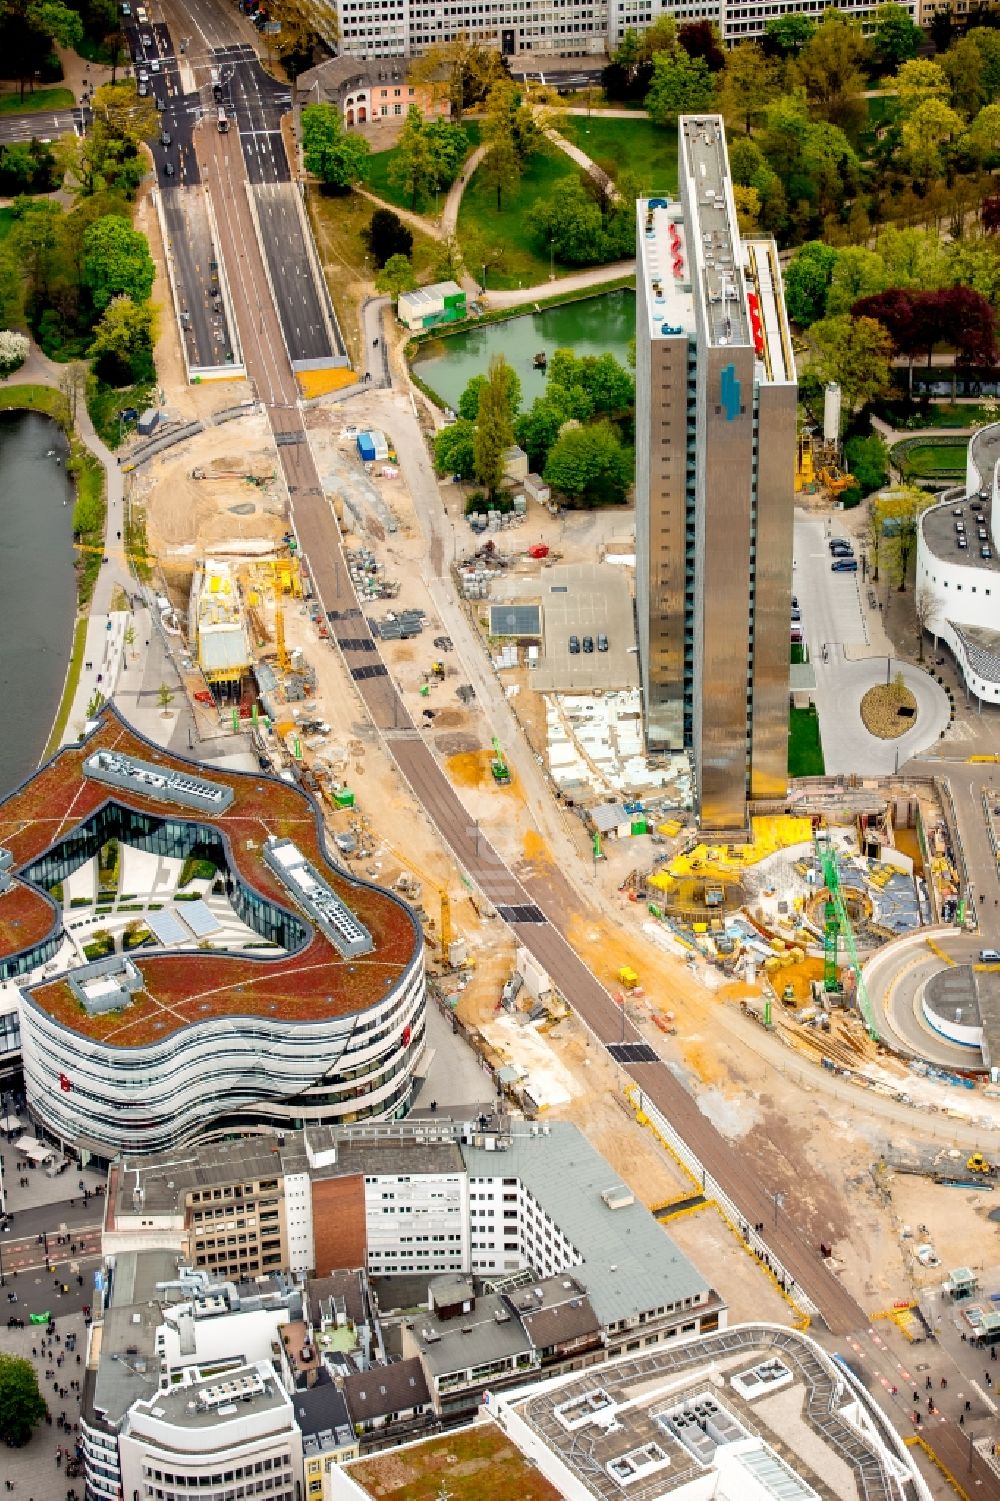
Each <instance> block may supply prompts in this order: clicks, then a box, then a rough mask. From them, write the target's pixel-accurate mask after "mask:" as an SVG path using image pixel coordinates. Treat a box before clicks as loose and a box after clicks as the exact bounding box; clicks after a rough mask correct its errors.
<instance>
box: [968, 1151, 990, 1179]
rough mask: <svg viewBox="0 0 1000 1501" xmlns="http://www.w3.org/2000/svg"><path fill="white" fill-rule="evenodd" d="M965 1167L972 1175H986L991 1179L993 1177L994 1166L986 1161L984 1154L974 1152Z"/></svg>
mask: <svg viewBox="0 0 1000 1501" xmlns="http://www.w3.org/2000/svg"><path fill="white" fill-rule="evenodd" d="M965 1165H966V1167H967V1168H968V1169H969V1172H970V1173H984V1174H986V1175H987V1176H989V1177H992V1175H993V1164H992V1162H988V1161H987V1160H986V1158H985V1157H984V1156H983V1154H982V1152H973V1154H972V1156H971V1157H970V1158H969V1160H968V1162H967V1163H966V1164H965Z"/></svg>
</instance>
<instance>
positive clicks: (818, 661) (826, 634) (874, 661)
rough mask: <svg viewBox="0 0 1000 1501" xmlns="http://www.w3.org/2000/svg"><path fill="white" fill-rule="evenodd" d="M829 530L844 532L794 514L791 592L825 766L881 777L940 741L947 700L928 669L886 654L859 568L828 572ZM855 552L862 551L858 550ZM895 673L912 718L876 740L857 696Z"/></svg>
mask: <svg viewBox="0 0 1000 1501" xmlns="http://www.w3.org/2000/svg"><path fill="white" fill-rule="evenodd" d="M831 536H834V537H837V536H849V533H847V532H846V531H845V530H844V528H843V527H838V525H837V522H836V520H834V521H833V522H832V523H829V522H824V520H823V518H822V517H816V516H810V515H807V514H806V513H804V512H802V511H799V512H796V516H795V569H794V572H793V575H792V593H793V594H794V595H796V596H797V597H798V601H799V606H800V609H801V611H802V633H803V637H804V640H805V643H806V645H807V646H808V648H809V657H810V661H811V662H812V666H813V669H814V671H815V674H816V709H817V712H818V714H819V727H820V735H821V737H822V741H823V757H824V760H825V762H826V770H827V772H828V773H829V774H831V775H839V774H842V773H850V772H856V773H857V774H858V775H860V776H864V775H865V774H868V775H879V774H880V775H887V774H889V773H891V772H893V771H896V770H897V769H898V768H899V767H900V766H902V765H904V764H905V762H906V761H908V760H909V759H910V757H911V756H915V755H918V754H919V753H920V752H921V751H923V750H926V749H927V748H928V747H929V746H931V745H933V744H934V743H935V742H936V741H937V740H938V738H939V737H940V735H941V734H942V733H943V732H944V730H945V729H946V728H947V726H948V720H949V714H950V706H949V704H948V698H947V695H946V694H945V692H944V689H943V688H941V687H940V685H939V684H938V683H936V682H935V681H934V680H933V678H931V677H930V676H929V675H928V674H927V673H926V672H923V671H922V670H921V669H920V668H919V667H914V666H911V665H910V664H908V663H904V662H900V661H897V660H896V659H894V658H893V657H892V656H891V647H890V644H889V642H888V641H887V640H886V637H885V633H884V631H883V630H882V621H881V615H880V613H879V611H878V608H877V606H878V599H877V595H876V592H875V590H874V589H873V587H872V585H871V583H870V581H869V580H868V579H866V578H865V576H864V573H863V571H862V569H861V567H860V566H859V568H858V571H857V573H834V572H833V570H832V568H831V566H830V565H831V562H832V558H831V554H830V549H829V539H830V537H831ZM855 551H856V552H858V554H859V557H860V549H858V548H856V549H855ZM881 587H884V586H880V588H881ZM897 674H902V677H903V680H904V682H905V683H906V685H907V687H908V688H910V689H911V691H912V692H913V694H914V697H915V698H916V700H917V715H916V720H915V722H914V725H913V728H912V729H911V730H908V731H907V733H906V734H905V735H901V736H899V737H898V738H897V739H895V740H880V739H878V738H876V737H875V736H874V735H870V734H869V733H868V731H867V730H866V729H865V727H864V725H863V724H862V722H861V715H860V704H861V700H862V698H863V697H864V695H865V693H866V692H867V690H868V689H869V688H871V687H873V686H874V685H875V684H876V683H884V682H885V681H886V678H887V677H888V676H891V677H892V678H895V677H896V676H897Z"/></svg>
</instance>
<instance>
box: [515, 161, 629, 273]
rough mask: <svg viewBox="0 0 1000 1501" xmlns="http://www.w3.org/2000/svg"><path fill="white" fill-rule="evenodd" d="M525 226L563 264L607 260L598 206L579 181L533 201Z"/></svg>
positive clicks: (569, 264) (583, 263)
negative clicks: (556, 194) (554, 193)
mask: <svg viewBox="0 0 1000 1501" xmlns="http://www.w3.org/2000/svg"><path fill="white" fill-rule="evenodd" d="M528 227H529V229H530V230H531V232H532V234H533V235H534V237H535V239H536V240H538V242H539V244H540V246H541V247H542V248H543V250H547V249H548V248H549V247H550V246H551V248H552V252H553V254H554V256H555V258H556V260H558V261H559V262H560V263H561V264H562V265H564V266H593V265H597V264H598V263H599V262H601V261H605V260H608V259H610V257H609V256H608V254H607V249H608V240H607V233H606V231H605V226H604V218H603V216H602V213H601V209H600V205H599V204H598V203H596V202H595V200H594V198H593V197H592V196H591V195H590V194H589V193H588V192H587V190H586V189H585V188H584V187H583V186H582V184H581V183H580V182H578V181H570V182H568V183H567V184H566V185H565V187H561V188H560V192H559V196H558V197H556V196H555V195H549V194H543V195H542V196H541V197H539V198H537V199H536V200H535V202H534V204H532V207H531V209H530V211H529V214H528Z"/></svg>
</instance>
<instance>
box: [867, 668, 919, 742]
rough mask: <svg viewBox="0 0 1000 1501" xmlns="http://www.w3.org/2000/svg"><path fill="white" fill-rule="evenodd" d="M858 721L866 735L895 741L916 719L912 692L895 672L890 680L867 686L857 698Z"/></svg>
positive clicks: (914, 700)
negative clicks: (864, 691) (889, 681)
mask: <svg viewBox="0 0 1000 1501" xmlns="http://www.w3.org/2000/svg"><path fill="white" fill-rule="evenodd" d="M861 722H862V724H863V725H864V727H865V729H866V730H867V731H868V733H869V735H875V736H876V737H877V738H878V739H879V740H898V739H899V737H900V736H901V735H905V734H906V732H907V730H912V729H913V727H914V725H915V724H916V722H917V699H916V695H915V694H914V693H913V692H911V690H910V689H909V688H907V686H906V684H905V683H904V682H903V675H902V673H897V675H896V677H895V679H894V680H893V682H891V683H878V684H876V686H875V687H874V688H869V689H868V692H867V693H866V694H865V696H864V698H862V700H861Z"/></svg>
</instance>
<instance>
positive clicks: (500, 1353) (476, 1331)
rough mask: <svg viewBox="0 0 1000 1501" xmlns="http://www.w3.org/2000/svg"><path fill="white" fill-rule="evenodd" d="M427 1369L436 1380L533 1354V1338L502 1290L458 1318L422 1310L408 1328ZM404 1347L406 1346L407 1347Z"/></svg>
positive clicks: (481, 1299)
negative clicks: (437, 1315)
mask: <svg viewBox="0 0 1000 1501" xmlns="http://www.w3.org/2000/svg"><path fill="white" fill-rule="evenodd" d="M409 1334H410V1336H411V1337H412V1339H413V1341H414V1342H415V1344H416V1345H417V1346H418V1347H419V1349H420V1354H421V1358H422V1360H423V1362H424V1367H425V1369H426V1370H427V1371H428V1372H429V1373H430V1375H431V1376H432V1377H433V1378H434V1379H435V1380H437V1379H439V1378H440V1377H442V1376H449V1375H450V1374H451V1373H452V1372H453V1371H467V1370H470V1369H471V1368H472V1367H473V1366H481V1365H489V1364H490V1363H491V1362H492V1361H497V1360H512V1359H515V1358H516V1357H517V1356H519V1355H531V1352H532V1341H531V1339H530V1338H529V1337H528V1335H527V1334H526V1333H525V1331H524V1327H523V1325H522V1324H521V1321H520V1319H519V1318H517V1317H516V1316H515V1315H513V1314H512V1313H511V1311H510V1309H509V1308H508V1307H507V1304H506V1303H505V1302H504V1299H503V1298H502V1297H501V1296H500V1294H499V1293H490V1294H488V1295H487V1296H486V1297H484V1298H477V1299H476V1306H475V1308H473V1309H471V1310H470V1312H469V1313H464V1314H462V1315H461V1317H459V1318H451V1319H439V1318H437V1317H436V1316H435V1315H434V1314H433V1313H423V1312H421V1313H420V1314H418V1315H417V1316H416V1317H415V1318H414V1319H413V1320H412V1328H410V1330H409ZM404 1349H405V1346H404Z"/></svg>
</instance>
